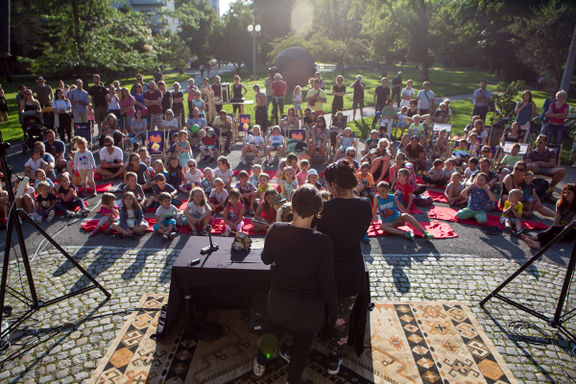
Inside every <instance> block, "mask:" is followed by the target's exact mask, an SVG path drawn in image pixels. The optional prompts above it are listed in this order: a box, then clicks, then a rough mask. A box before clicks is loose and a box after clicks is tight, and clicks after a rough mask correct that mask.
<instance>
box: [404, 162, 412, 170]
mask: <svg viewBox="0 0 576 384" xmlns="http://www.w3.org/2000/svg"><path fill="white" fill-rule="evenodd" d="M404 168H408V169H412V168H414V164H412V163H405V164H404Z"/></svg>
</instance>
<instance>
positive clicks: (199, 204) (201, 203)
mask: <svg viewBox="0 0 576 384" xmlns="http://www.w3.org/2000/svg"><path fill="white" fill-rule="evenodd" d="M184 216H185V217H186V222H187V223H188V226H189V227H190V230H191V231H192V236H198V233H200V235H202V236H207V235H208V226H209V225H210V219H211V217H212V210H211V209H210V205H209V204H208V201H207V199H206V195H205V194H204V191H203V190H202V188H200V187H194V188H192V191H190V198H189V200H188V205H187V206H186V210H185V211H184Z"/></svg>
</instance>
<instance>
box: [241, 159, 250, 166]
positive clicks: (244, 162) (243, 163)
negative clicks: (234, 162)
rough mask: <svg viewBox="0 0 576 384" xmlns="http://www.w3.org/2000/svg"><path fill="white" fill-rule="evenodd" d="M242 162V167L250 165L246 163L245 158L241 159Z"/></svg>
mask: <svg viewBox="0 0 576 384" xmlns="http://www.w3.org/2000/svg"><path fill="white" fill-rule="evenodd" d="M240 162H241V163H242V165H246V164H248V162H247V161H246V159H245V158H242V159H240Z"/></svg>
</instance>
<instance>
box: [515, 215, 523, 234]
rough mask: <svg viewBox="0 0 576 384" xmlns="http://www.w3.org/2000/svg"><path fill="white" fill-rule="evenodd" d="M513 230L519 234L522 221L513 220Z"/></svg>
mask: <svg viewBox="0 0 576 384" xmlns="http://www.w3.org/2000/svg"><path fill="white" fill-rule="evenodd" d="M514 228H515V229H516V232H519V231H520V230H521V229H522V221H520V219H516V218H515V219H514Z"/></svg>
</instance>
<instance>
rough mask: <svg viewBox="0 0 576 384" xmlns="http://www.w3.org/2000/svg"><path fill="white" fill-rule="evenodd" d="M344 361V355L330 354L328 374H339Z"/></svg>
mask: <svg viewBox="0 0 576 384" xmlns="http://www.w3.org/2000/svg"><path fill="white" fill-rule="evenodd" d="M342 361H344V359H343V358H342V356H340V355H333V354H330V356H328V364H327V369H328V374H330V375H337V374H338V372H340V366H341V365H342Z"/></svg>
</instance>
